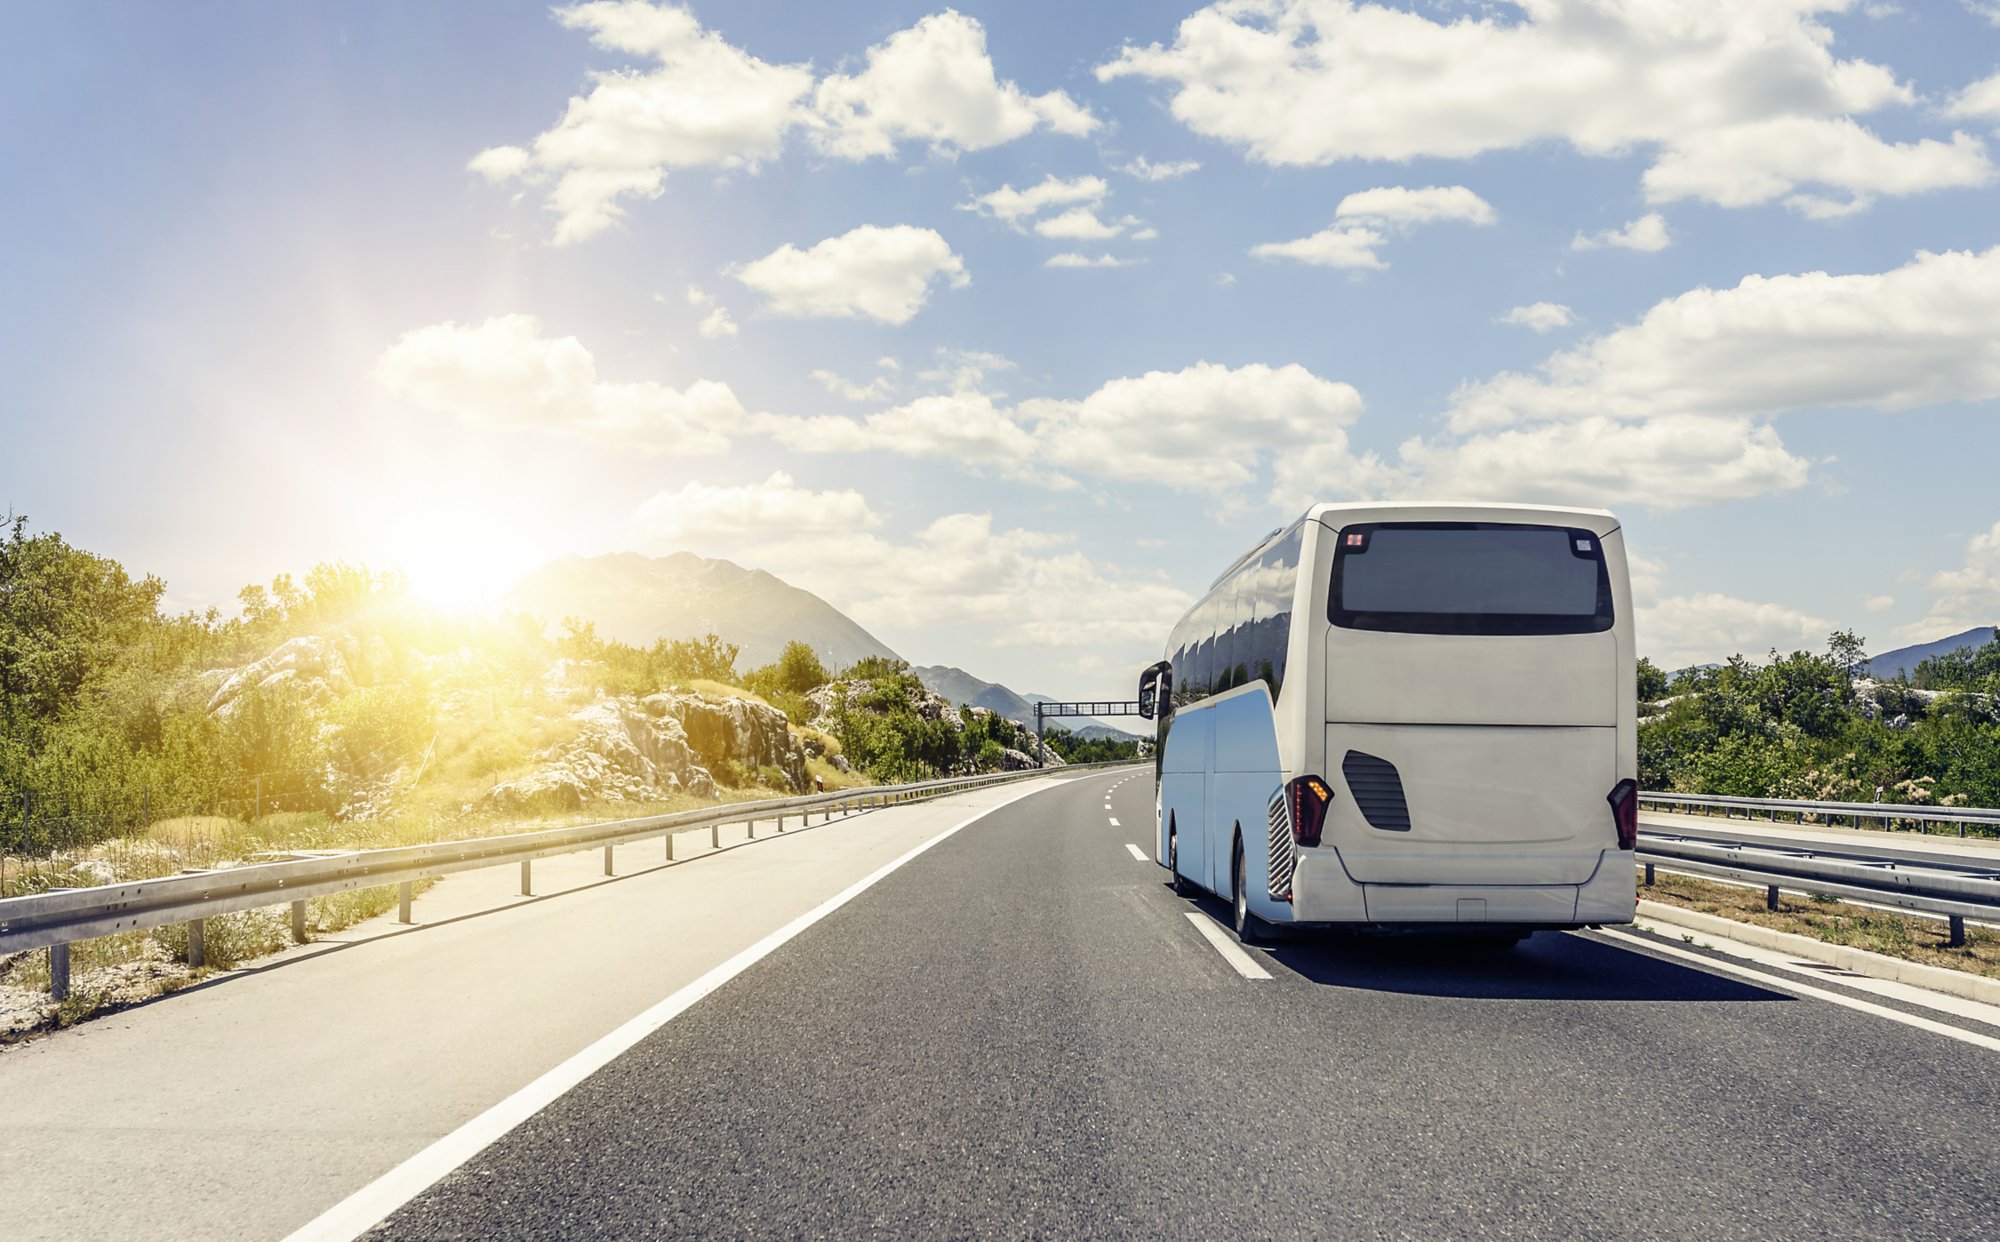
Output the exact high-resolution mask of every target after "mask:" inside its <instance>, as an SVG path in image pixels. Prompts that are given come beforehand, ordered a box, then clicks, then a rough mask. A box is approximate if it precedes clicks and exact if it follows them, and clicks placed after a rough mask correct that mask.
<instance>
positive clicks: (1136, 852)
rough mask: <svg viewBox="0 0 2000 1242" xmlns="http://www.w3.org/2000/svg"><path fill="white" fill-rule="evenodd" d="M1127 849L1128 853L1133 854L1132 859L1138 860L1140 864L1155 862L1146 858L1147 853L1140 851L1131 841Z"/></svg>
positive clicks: (1126, 846)
mask: <svg viewBox="0 0 2000 1242" xmlns="http://www.w3.org/2000/svg"><path fill="white" fill-rule="evenodd" d="M1125 849H1126V852H1127V853H1129V854H1131V855H1132V857H1134V858H1136V859H1138V860H1139V861H1140V862H1152V861H1153V860H1152V859H1150V858H1148V857H1146V851H1144V850H1142V849H1140V848H1139V847H1138V846H1136V845H1134V844H1132V843H1131V842H1130V841H1127V842H1126V843H1125Z"/></svg>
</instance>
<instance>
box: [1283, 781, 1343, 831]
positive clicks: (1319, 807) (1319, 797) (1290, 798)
mask: <svg viewBox="0 0 2000 1242" xmlns="http://www.w3.org/2000/svg"><path fill="white" fill-rule="evenodd" d="M1332 801H1333V791H1332V790H1331V789H1328V788H1327V787H1326V782H1325V781H1323V780H1321V779H1320V778H1319V777H1317V776H1301V777H1299V778H1298V779H1297V780H1295V781H1293V782H1292V783H1291V784H1289V785H1287V786H1285V802H1286V803H1287V804H1288V806H1289V808H1290V810H1291V812H1292V840H1293V841H1295V842H1297V843H1298V844H1300V845H1305V846H1316V845H1318V844H1319V834H1320V829H1321V828H1322V827H1324V826H1325V824H1326V808H1327V805H1328V804H1329V803H1331V802H1332Z"/></svg>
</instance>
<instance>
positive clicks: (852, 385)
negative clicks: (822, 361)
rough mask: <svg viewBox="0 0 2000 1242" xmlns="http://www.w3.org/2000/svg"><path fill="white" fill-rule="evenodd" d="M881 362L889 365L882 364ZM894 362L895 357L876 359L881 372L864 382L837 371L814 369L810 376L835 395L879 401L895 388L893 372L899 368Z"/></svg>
mask: <svg viewBox="0 0 2000 1242" xmlns="http://www.w3.org/2000/svg"><path fill="white" fill-rule="evenodd" d="M883 363H888V364H890V365H888V366H883V365H882V364H883ZM894 363H895V359H893V358H882V359H878V360H877V362H876V365H877V366H878V367H881V370H882V372H883V373H882V374H879V375H877V376H876V377H875V378H874V379H871V380H869V381H868V382H867V383H865V384H863V383H861V382H859V381H857V380H851V379H848V378H847V377H846V376H844V375H842V374H840V373H839V372H837V371H825V370H820V371H814V372H813V373H812V377H813V381H814V382H815V383H817V384H818V385H819V386H820V387H821V388H824V389H826V390H827V391H828V392H830V393H832V394H833V395H834V396H836V397H841V398H844V399H846V400H848V401H879V400H881V399H882V398H884V397H886V396H888V395H889V394H890V393H891V392H893V391H894V390H895V386H896V384H895V377H894V374H893V372H895V371H897V370H898V369H900V368H898V367H896V366H895V365H894Z"/></svg>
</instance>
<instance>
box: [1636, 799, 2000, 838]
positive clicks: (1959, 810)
mask: <svg viewBox="0 0 2000 1242" xmlns="http://www.w3.org/2000/svg"><path fill="white" fill-rule="evenodd" d="M1639 806H1640V808H1641V809H1644V808H1646V807H1648V806H1650V807H1653V808H1654V809H1656V810H1668V809H1673V808H1677V807H1679V808H1689V809H1693V810H1697V811H1705V812H1706V811H1716V810H1720V811H1722V812H1723V814H1724V816H1725V817H1728V816H1729V814H1730V812H1733V811H1742V812H1744V815H1745V818H1751V819H1754V818H1756V815H1755V814H1754V813H1755V812H1759V811H1761V812H1763V813H1764V814H1765V815H1766V816H1767V817H1768V818H1770V819H1772V820H1776V819H1777V818H1778V816H1780V815H1789V816H1791V817H1792V822H1794V823H1801V822H1803V821H1804V819H1805V817H1806V816H1808V815H1811V816H1816V817H1818V818H1820V819H1823V820H1826V821H1827V822H1828V823H1833V822H1835V821H1838V820H1842V819H1845V820H1847V821H1848V822H1849V823H1850V824H1851V825H1853V826H1854V827H1857V828H1858V827H1860V826H1861V822H1862V821H1863V820H1873V821H1875V822H1878V823H1880V824H1882V825H1883V826H1885V827H1887V826H1889V825H1893V824H1898V823H1914V824H1916V825H1918V826H1919V831H1922V832H1929V831H1930V825H1932V824H1954V825H1957V827H1958V835H1959V836H1961V837H1962V836H1964V835H1965V829H1966V826H1967V825H1970V824H1977V825H1981V826H1984V827H1988V828H1993V829H1995V830H1996V831H2000V810H1994V809H1991V808H1987V807H1974V806H1910V805H1905V804H1903V803H1896V802H1800V801H1793V800H1790V799H1785V798H1734V797H1725V796H1723V795H1720V794H1669V793H1648V792H1645V791H1641V792H1640V794H1639Z"/></svg>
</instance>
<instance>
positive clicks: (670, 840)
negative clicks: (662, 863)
mask: <svg viewBox="0 0 2000 1242" xmlns="http://www.w3.org/2000/svg"><path fill="white" fill-rule="evenodd" d="M666 846H667V861H668V862H672V861H673V860H674V834H673V833H671V832H670V833H668V834H667V836H666Z"/></svg>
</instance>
